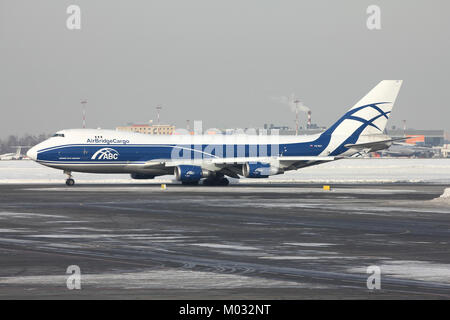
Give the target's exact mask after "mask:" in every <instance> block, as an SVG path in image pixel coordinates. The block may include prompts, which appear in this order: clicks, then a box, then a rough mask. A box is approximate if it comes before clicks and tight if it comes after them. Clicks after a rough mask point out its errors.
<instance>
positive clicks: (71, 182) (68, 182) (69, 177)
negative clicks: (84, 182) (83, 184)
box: [64, 171, 75, 187]
mask: <svg viewBox="0 0 450 320" xmlns="http://www.w3.org/2000/svg"><path fill="white" fill-rule="evenodd" d="M64 174H66V175H67V179H66V185H68V186H69V187H71V186H73V185H74V184H75V180H73V178H72V172H70V171H64Z"/></svg>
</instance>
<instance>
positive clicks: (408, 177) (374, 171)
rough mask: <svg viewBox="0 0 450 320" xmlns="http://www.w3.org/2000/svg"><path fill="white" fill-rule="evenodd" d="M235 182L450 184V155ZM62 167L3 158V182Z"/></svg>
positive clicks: (101, 178) (82, 179) (84, 179)
mask: <svg viewBox="0 0 450 320" xmlns="http://www.w3.org/2000/svg"><path fill="white" fill-rule="evenodd" d="M74 178H75V180H76V182H77V183H135V184H148V183H169V182H172V181H173V179H174V178H173V176H163V177H159V178H156V179H155V180H133V179H131V178H130V176H129V175H127V174H89V173H76V172H75V173H74ZM232 180H233V181H232V182H234V183H239V182H241V183H242V182H246V183H248V182H251V183H289V182H300V183H304V182H317V183H339V182H343V183H365V182H367V183H383V182H432V183H443V184H445V183H449V184H450V159H348V160H339V161H335V162H331V163H325V164H321V165H318V166H314V167H309V168H304V169H300V170H298V171H291V172H287V173H285V174H282V175H277V176H272V177H270V178H269V179H242V180H240V181H239V180H235V179H232ZM64 181H65V175H64V174H63V173H62V171H61V170H56V169H51V168H48V167H45V166H42V165H39V164H37V163H35V162H33V161H29V160H21V161H0V184H8V183H14V184H21V183H42V184H45V183H63V182H64Z"/></svg>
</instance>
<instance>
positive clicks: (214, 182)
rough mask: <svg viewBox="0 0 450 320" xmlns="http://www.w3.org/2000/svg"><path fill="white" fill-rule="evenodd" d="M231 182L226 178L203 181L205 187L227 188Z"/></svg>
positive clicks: (212, 178)
mask: <svg viewBox="0 0 450 320" xmlns="http://www.w3.org/2000/svg"><path fill="white" fill-rule="evenodd" d="M229 184H230V181H229V180H228V179H227V178H224V177H211V178H207V179H205V180H203V185H204V186H227V185H229Z"/></svg>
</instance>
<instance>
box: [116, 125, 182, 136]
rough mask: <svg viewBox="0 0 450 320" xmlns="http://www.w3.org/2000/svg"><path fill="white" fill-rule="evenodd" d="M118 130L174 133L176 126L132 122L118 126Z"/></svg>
mask: <svg viewBox="0 0 450 320" xmlns="http://www.w3.org/2000/svg"><path fill="white" fill-rule="evenodd" d="M116 130H117V131H131V132H138V133H144V134H169V135H170V134H173V132H174V131H175V126H173V125H170V124H154V125H148V124H132V125H129V126H123V127H117V128H116Z"/></svg>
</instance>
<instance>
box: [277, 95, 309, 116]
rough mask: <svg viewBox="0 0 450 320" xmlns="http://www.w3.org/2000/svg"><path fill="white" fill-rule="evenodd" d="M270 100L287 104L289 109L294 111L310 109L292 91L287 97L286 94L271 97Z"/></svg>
mask: <svg viewBox="0 0 450 320" xmlns="http://www.w3.org/2000/svg"><path fill="white" fill-rule="evenodd" d="M271 98H272V100H274V101H276V102H278V103H281V104H284V105H287V106H289V108H290V109H291V111H292V112H296V111H302V112H308V111H310V109H309V108H308V107H307V106H306V105H305V104H304V103H303V102H301V101H300V100H299V99H298V98H297V97H296V96H295V94H294V93H292V94H291V95H290V96H289V97H288V96H281V97H271Z"/></svg>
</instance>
